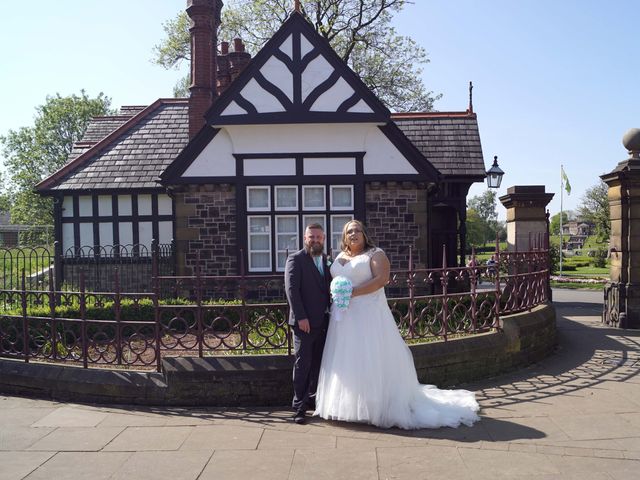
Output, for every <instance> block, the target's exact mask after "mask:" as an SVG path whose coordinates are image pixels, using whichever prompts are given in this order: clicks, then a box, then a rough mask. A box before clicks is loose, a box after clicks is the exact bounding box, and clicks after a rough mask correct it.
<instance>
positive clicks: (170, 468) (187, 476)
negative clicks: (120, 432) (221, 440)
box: [111, 451, 213, 480]
mask: <svg viewBox="0 0 640 480" xmlns="http://www.w3.org/2000/svg"><path fill="white" fill-rule="evenodd" d="M212 454H213V452H212V451H211V452H206V451H176V452H135V453H133V454H132V455H131V456H130V457H129V458H128V459H127V461H126V462H125V463H124V464H123V465H122V466H121V467H120V468H119V469H118V470H117V471H116V472H115V473H114V475H113V476H112V477H111V480H131V479H136V480H159V479H164V478H167V479H171V480H196V479H197V478H199V476H200V474H201V473H202V471H203V470H204V468H205V466H206V465H207V462H208V461H209V459H210V458H211V455H212Z"/></svg>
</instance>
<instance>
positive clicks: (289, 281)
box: [284, 223, 331, 424]
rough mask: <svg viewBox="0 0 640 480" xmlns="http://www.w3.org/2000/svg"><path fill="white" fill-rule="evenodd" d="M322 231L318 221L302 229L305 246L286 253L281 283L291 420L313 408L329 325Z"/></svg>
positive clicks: (300, 418) (300, 419)
mask: <svg viewBox="0 0 640 480" xmlns="http://www.w3.org/2000/svg"><path fill="white" fill-rule="evenodd" d="M324 240H325V234H324V230H323V228H322V225H320V224H317V223H315V224H311V225H309V226H307V228H306V229H305V231H304V248H303V249H302V250H300V251H298V252H296V253H293V254H291V255H289V257H288V258H287V264H286V266H285V270H284V284H285V290H286V294H287V300H288V302H289V324H290V325H292V326H293V335H294V338H293V346H294V351H295V364H294V366H293V392H294V394H293V403H292V405H293V409H294V410H295V415H294V421H295V422H296V423H299V424H303V423H305V412H306V410H307V409H315V395H316V388H317V386H318V375H319V374H320V362H321V360H322V350H323V349H324V341H325V338H326V336H327V327H328V325H329V304H330V302H331V297H330V293H329V285H330V283H331V273H329V268H328V266H327V261H326V256H325V255H324V254H323V250H324Z"/></svg>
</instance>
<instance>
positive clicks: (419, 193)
mask: <svg viewBox="0 0 640 480" xmlns="http://www.w3.org/2000/svg"><path fill="white" fill-rule="evenodd" d="M221 4H222V2H220V1H218V2H216V1H215V0H189V1H188V8H187V12H188V14H189V16H190V18H191V21H192V29H191V32H192V69H191V76H192V86H191V89H190V90H191V95H190V98H188V99H159V100H158V101H156V102H155V103H153V104H152V105H149V106H134V107H123V108H122V109H121V111H120V113H119V114H118V115H115V116H108V117H98V118H95V119H94V120H93V121H92V122H91V124H90V125H89V128H88V130H87V132H86V134H85V136H84V138H83V139H82V141H81V142H78V143H77V144H76V146H75V148H74V151H73V153H72V155H71V157H70V159H69V162H68V163H67V164H66V165H65V166H64V167H63V168H62V169H61V170H59V171H58V172H56V173H54V174H53V175H52V176H51V177H49V178H48V179H46V180H45V181H43V182H42V183H41V184H40V185H38V189H39V191H40V192H41V193H42V194H43V195H51V196H53V197H54V198H55V199H56V202H55V216H56V238H57V239H58V240H59V244H60V253H64V252H70V253H73V252H78V251H79V249H80V248H81V247H84V246H91V247H93V248H92V252H93V253H94V254H99V252H100V251H101V250H103V249H105V248H107V246H111V245H128V244H131V245H138V246H139V247H136V248H137V252H138V254H140V252H143V251H147V250H148V249H149V248H150V246H151V242H152V239H156V240H157V241H158V242H159V243H161V244H165V243H169V242H171V241H174V245H175V249H176V254H175V269H176V270H177V271H178V272H179V273H184V274H189V273H192V272H193V267H194V265H195V262H196V261H199V262H200V266H201V271H202V272H203V273H207V274H213V275H231V274H236V273H238V272H239V270H240V269H241V266H243V268H242V269H243V270H245V271H247V272H249V273H275V272H279V271H282V270H283V269H284V263H285V258H286V252H287V251H292V250H295V249H298V248H300V246H301V244H302V233H303V230H304V226H305V225H306V224H309V223H312V222H318V223H321V224H322V225H324V226H325V229H326V232H327V240H328V241H327V244H328V247H329V248H333V249H335V248H337V246H338V244H339V237H340V233H341V231H342V227H343V225H344V224H345V222H347V221H349V220H350V219H352V218H358V219H361V220H363V221H364V222H365V223H366V224H367V225H368V227H369V229H370V230H371V234H372V236H373V238H374V239H375V240H376V241H377V243H379V245H380V246H381V247H382V248H383V249H385V250H386V251H387V253H388V255H389V257H390V259H391V260H392V264H393V265H394V266H401V265H406V262H407V260H408V255H409V253H408V252H409V247H412V248H413V252H414V261H415V262H416V263H417V264H419V265H423V266H428V265H433V264H439V263H440V262H441V259H442V245H445V247H446V251H447V255H448V258H449V262H450V263H451V264H454V263H459V262H462V261H463V257H464V250H463V249H464V245H465V217H466V196H467V192H468V189H469V187H470V185H471V184H472V183H473V182H479V181H482V180H483V179H484V177H485V167H484V161H483V157H482V149H481V144H480V137H479V133H478V125H477V118H476V115H475V113H474V112H473V109H472V107H471V103H470V105H469V109H467V110H466V111H463V112H448V113H445V112H433V113H416V112H411V113H391V112H390V111H389V110H388V109H387V108H386V107H385V106H384V105H383V104H382V103H381V101H380V100H379V99H378V98H376V96H375V95H374V94H373V93H372V92H371V91H370V90H369V89H368V88H367V87H366V85H365V84H364V83H363V82H362V81H361V80H360V78H359V77H358V76H357V75H356V74H355V73H354V72H353V71H352V70H351V69H350V68H349V67H348V66H347V65H346V64H345V63H344V62H343V61H342V60H341V59H340V58H339V57H338V55H337V54H336V53H335V52H334V51H333V50H332V49H331V47H330V46H329V44H328V43H327V41H326V40H325V39H324V38H322V37H321V36H320V35H319V34H317V33H316V32H315V30H314V29H313V27H312V26H311V25H310V24H309V23H308V22H307V21H306V20H305V19H304V17H303V16H302V15H301V14H300V13H298V12H294V13H293V14H292V15H291V16H290V17H289V19H288V20H287V21H286V22H285V23H284V24H283V25H282V27H281V28H280V29H279V30H278V31H277V32H276V33H275V35H274V36H273V37H272V38H271V39H270V40H269V41H268V42H267V43H266V44H265V45H264V47H263V48H262V49H261V50H260V51H259V52H258V53H257V54H256V55H255V57H253V58H250V56H249V55H248V54H247V53H246V52H244V47H243V45H242V42H241V41H240V40H237V39H236V41H234V49H233V51H229V45H228V44H227V43H225V42H223V43H222V44H221V47H220V51H219V52H215V51H212V47H211V46H212V45H213V46H215V45H217V38H216V29H215V28H212V25H215V22H216V21H219V18H220V17H219V14H220V8H221Z"/></svg>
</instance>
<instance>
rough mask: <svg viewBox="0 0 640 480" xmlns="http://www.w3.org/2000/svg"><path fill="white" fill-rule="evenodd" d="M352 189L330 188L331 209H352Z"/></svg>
mask: <svg viewBox="0 0 640 480" xmlns="http://www.w3.org/2000/svg"><path fill="white" fill-rule="evenodd" d="M352 192H353V187H331V208H353V198H352V197H353V195H352Z"/></svg>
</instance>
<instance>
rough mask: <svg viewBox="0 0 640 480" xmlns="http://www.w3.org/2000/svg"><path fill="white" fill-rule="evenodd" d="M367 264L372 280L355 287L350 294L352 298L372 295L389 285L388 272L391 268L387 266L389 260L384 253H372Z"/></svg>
mask: <svg viewBox="0 0 640 480" xmlns="http://www.w3.org/2000/svg"><path fill="white" fill-rule="evenodd" d="M369 262H370V265H371V274H372V275H373V278H372V279H371V280H369V281H368V282H365V283H363V284H362V285H359V286H357V287H355V288H354V289H353V292H352V293H351V296H352V297H357V296H358V295H366V294H367V293H373V292H375V291H376V290H379V289H381V288H382V287H384V286H385V285H386V284H387V283H389V272H390V271H391V266H390V265H389V259H388V258H387V256H386V255H385V253H384V252H383V251H379V252H376V253H374V254H373V256H372V257H371V260H370V261H369Z"/></svg>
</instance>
